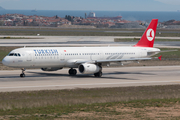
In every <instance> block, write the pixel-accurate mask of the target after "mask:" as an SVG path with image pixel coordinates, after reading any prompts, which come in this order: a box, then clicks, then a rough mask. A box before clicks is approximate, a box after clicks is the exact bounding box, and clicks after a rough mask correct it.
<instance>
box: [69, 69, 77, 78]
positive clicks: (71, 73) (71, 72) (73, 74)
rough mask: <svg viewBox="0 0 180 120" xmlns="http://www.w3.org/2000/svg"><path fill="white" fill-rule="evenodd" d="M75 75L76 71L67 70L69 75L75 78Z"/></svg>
mask: <svg viewBox="0 0 180 120" xmlns="http://www.w3.org/2000/svg"><path fill="white" fill-rule="evenodd" d="M76 74H77V70H76V69H72V68H71V69H69V75H72V76H75V75H76Z"/></svg>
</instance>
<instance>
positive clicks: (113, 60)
mask: <svg viewBox="0 0 180 120" xmlns="http://www.w3.org/2000/svg"><path fill="white" fill-rule="evenodd" d="M151 59H152V58H130V59H111V60H92V61H82V60H80V61H76V62H75V64H82V63H91V64H95V63H108V62H124V61H138V60H151Z"/></svg>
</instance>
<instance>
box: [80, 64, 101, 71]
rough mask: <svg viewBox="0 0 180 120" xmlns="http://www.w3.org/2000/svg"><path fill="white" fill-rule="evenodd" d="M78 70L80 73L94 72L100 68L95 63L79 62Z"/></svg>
mask: <svg viewBox="0 0 180 120" xmlns="http://www.w3.org/2000/svg"><path fill="white" fill-rule="evenodd" d="M78 69H79V72H80V73H82V74H94V73H97V72H99V71H100V70H101V68H100V67H99V66H97V65H95V64H86V63H85V64H81V65H79V68H78Z"/></svg>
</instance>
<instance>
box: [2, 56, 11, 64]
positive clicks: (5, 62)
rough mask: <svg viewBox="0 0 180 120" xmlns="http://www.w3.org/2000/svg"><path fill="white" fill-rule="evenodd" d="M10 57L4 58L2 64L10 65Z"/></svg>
mask: <svg viewBox="0 0 180 120" xmlns="http://www.w3.org/2000/svg"><path fill="white" fill-rule="evenodd" d="M9 62H10V61H9V59H8V58H7V57H5V58H4V59H3V60H2V64H3V65H5V66H8V65H9Z"/></svg>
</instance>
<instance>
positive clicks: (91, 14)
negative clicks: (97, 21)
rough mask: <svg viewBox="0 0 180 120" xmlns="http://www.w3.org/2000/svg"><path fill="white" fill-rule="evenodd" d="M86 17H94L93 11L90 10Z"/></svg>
mask: <svg viewBox="0 0 180 120" xmlns="http://www.w3.org/2000/svg"><path fill="white" fill-rule="evenodd" d="M88 17H90V18H91V17H96V13H95V12H90V13H89V15H88Z"/></svg>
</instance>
